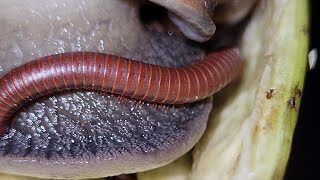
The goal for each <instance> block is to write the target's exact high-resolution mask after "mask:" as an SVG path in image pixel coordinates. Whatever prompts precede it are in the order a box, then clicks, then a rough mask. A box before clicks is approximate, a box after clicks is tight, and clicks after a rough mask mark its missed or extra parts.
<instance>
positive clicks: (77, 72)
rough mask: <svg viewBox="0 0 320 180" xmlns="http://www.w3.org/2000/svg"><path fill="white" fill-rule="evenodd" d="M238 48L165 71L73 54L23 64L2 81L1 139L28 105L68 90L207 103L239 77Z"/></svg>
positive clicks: (105, 57)
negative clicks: (213, 95)
mask: <svg viewBox="0 0 320 180" xmlns="http://www.w3.org/2000/svg"><path fill="white" fill-rule="evenodd" d="M241 67H242V59H241V56H240V53H239V50H238V49H237V48H229V49H224V50H221V51H217V52H213V53H211V54H209V55H208V56H207V57H205V58H204V59H203V60H201V61H199V62H197V63H195V64H193V65H191V66H189V67H182V68H165V67H161V66H156V65H151V64H146V63H143V62H140V61H135V60H130V59H126V58H122V57H118V56H113V55H108V54H102V53H91V52H74V53H64V54H58V55H51V56H47V57H43V58H40V59H38V60H34V61H31V62H29V63H27V64H24V65H22V66H20V67H18V68H16V69H14V70H12V71H11V72H9V73H8V74H6V75H4V76H3V77H2V78H1V79H0V135H1V134H3V133H4V132H5V130H6V128H7V125H8V124H9V123H10V117H11V116H13V114H14V113H15V112H16V111H17V110H18V109H19V108H21V106H23V105H24V104H25V103H27V102H29V101H31V100H32V99H36V98H38V97H40V96H44V95H48V94H50V93H53V92H57V91H63V90H69V89H88V90H100V91H107V92H110V93H115V94H119V95H121V96H125V97H130V98H134V99H139V100H143V101H150V102H156V103H162V104H184V103H190V102H194V101H198V100H202V99H204V98H206V97H209V96H211V95H212V94H213V93H215V92H217V91H219V90H220V89H221V88H223V87H224V86H225V85H226V84H228V83H229V82H230V81H231V80H232V79H234V78H235V77H236V75H237V74H239V72H240V70H241Z"/></svg>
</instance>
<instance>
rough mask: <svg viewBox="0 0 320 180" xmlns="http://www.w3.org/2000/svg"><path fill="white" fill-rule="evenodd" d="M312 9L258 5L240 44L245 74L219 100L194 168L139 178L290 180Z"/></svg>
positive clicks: (294, 0) (283, 1) (273, 0)
mask: <svg viewBox="0 0 320 180" xmlns="http://www.w3.org/2000/svg"><path fill="white" fill-rule="evenodd" d="M308 10H309V9H308V1H300V0H261V1H260V2H259V3H258V5H257V7H256V9H255V12H254V14H253V16H252V19H251V20H250V22H249V24H248V26H247V27H246V28H245V30H244V33H243V36H242V38H241V46H240V47H241V49H242V52H243V55H244V59H245V63H246V64H245V68H244V74H243V76H242V78H241V79H240V80H239V81H238V82H237V83H235V84H232V85H230V86H228V87H227V88H226V89H224V91H223V92H221V93H219V94H217V95H216V96H215V97H214V108H213V112H212V115H211V119H210V121H209V123H208V127H207V130H206V132H205V134H204V136H203V137H202V139H201V140H200V142H199V143H198V144H197V145H196V147H195V148H194V150H193V162H191V161H190V163H184V164H182V163H180V164H179V165H180V166H183V167H178V166H175V167H173V166H172V165H169V166H170V168H167V169H169V170H170V173H166V172H165V171H163V170H162V168H159V169H155V170H152V171H149V172H144V173H139V174H138V177H139V180H145V179H162V180H169V179H172V176H171V174H174V175H175V176H179V177H184V179H185V180H187V179H192V180H196V179H201V180H206V179H208V180H209V179H210V180H212V179H219V180H220V179H259V180H262V179H282V178H283V176H284V173H285V169H286V164H287V161H288V158H289V154H290V148H291V142H292V137H293V132H294V128H295V125H296V121H297V118H298V111H299V105H300V99H301V90H302V87H303V85H304V77H305V73H306V66H307V51H308V43H309V35H308V31H309V11H308ZM176 165H177V164H176ZM191 166H192V168H191V170H190V171H188V172H186V171H179V169H181V168H189V167H191ZM163 168H164V169H166V167H163ZM175 169H176V173H172V172H173V171H175ZM159 171H160V172H161V173H159Z"/></svg>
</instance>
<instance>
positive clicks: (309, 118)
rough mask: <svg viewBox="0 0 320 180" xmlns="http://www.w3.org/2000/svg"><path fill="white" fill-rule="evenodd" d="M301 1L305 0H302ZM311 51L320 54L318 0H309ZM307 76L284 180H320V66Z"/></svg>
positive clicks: (319, 3) (319, 10)
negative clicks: (315, 50)
mask: <svg viewBox="0 0 320 180" xmlns="http://www.w3.org/2000/svg"><path fill="white" fill-rule="evenodd" d="M302 1H304V0H302ZM310 2H311V5H310V10H311V12H310V13H311V14H310V15H311V32H310V35H311V36H310V40H311V41H310V49H312V48H317V49H318V53H319V51H320V1H319V0H310ZM319 62H320V61H319V58H318V63H317V66H316V68H315V69H313V70H311V71H309V72H308V73H307V77H306V81H305V87H304V91H303V97H302V101H301V108H300V114H299V119H298V122H297V126H296V130H295V134H294V137H293V142H292V150H291V155H290V159H289V164H288V166H287V172H286V175H285V179H286V180H292V179H320V67H319Z"/></svg>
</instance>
